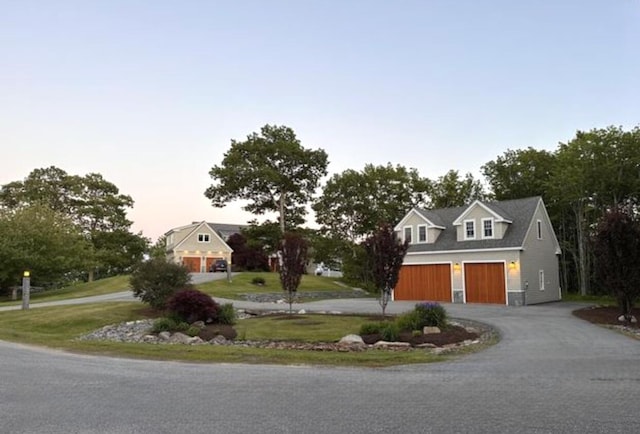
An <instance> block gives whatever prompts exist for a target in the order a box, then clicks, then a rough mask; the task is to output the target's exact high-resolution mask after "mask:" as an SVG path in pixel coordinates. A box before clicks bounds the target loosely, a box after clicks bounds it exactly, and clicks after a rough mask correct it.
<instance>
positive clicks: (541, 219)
mask: <svg viewBox="0 0 640 434" xmlns="http://www.w3.org/2000/svg"><path fill="white" fill-rule="evenodd" d="M395 230H396V232H397V233H398V236H399V237H400V238H401V239H402V240H408V241H409V249H408V252H407V255H406V256H405V259H404V262H403V266H402V268H401V270H400V278H399V280H398V284H397V285H396V288H395V289H394V292H393V296H394V299H395V300H432V301H444V302H455V303H498V304H509V305H516V306H518V305H524V304H534V303H543V302H548V301H554V300H559V299H560V298H561V292H560V282H559V267H558V255H559V254H560V246H559V244H558V240H557V238H556V235H555V233H554V230H553V227H552V226H551V222H550V220H549V216H548V214H547V211H546V208H545V206H544V203H543V201H542V198H540V197H531V198H526V199H517V200H510V201H502V202H482V201H475V202H473V203H472V204H471V205H469V206H466V207H458V208H444V209H435V210H423V209H418V208H414V209H412V210H411V211H409V212H408V213H407V215H406V216H405V217H404V218H403V219H402V220H401V221H400V223H398V225H397V226H396V227H395Z"/></svg>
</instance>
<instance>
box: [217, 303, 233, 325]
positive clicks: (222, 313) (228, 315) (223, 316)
mask: <svg viewBox="0 0 640 434" xmlns="http://www.w3.org/2000/svg"><path fill="white" fill-rule="evenodd" d="M218 322H219V323H220V324H228V325H234V324H235V323H236V310H235V309H234V308H233V304H231V303H225V304H223V305H222V306H220V310H219V311H218Z"/></svg>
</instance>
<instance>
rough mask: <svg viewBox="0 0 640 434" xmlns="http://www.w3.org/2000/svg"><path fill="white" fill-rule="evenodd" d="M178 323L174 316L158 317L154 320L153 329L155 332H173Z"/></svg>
mask: <svg viewBox="0 0 640 434" xmlns="http://www.w3.org/2000/svg"><path fill="white" fill-rule="evenodd" d="M177 325H178V323H177V322H176V321H175V320H174V319H173V318H158V319H157V320H155V321H154V322H153V327H152V328H151V331H152V332H153V333H160V332H172V331H174V330H175V329H176V327H177Z"/></svg>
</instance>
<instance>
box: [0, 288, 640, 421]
mask: <svg viewBox="0 0 640 434" xmlns="http://www.w3.org/2000/svg"><path fill="white" fill-rule="evenodd" d="M305 307H306V308H307V309H309V310H342V311H369V310H373V311H377V309H378V306H377V305H376V304H375V301H371V300H333V301H324V302H316V303H309V304H305ZM409 307H410V303H392V304H391V306H390V308H389V309H390V311H401V310H404V309H407V308H409ZM573 307H575V306H572V305H570V304H564V303H557V304H548V305H542V306H528V307H519V308H516V307H505V306H461V305H448V306H447V309H448V310H449V312H450V314H451V315H453V316H458V317H466V318H471V319H476V320H480V321H483V322H486V323H489V324H492V325H494V326H495V327H497V328H498V329H499V331H500V333H501V334H502V340H501V342H500V343H499V344H498V345H496V346H494V347H491V348H490V349H488V350H486V351H483V352H481V353H477V354H473V355H470V356H466V357H463V358H460V359H458V360H455V361H452V362H445V363H438V364H430V365H419V366H401V367H394V368H387V369H354V368H318V367H308V366H297V367H283V366H253V365H231V364H215V365H198V364H185V363H175V362H150V361H137V360H125V359H116V358H99V357H92V356H78V355H72V354H65V353H60V352H53V351H48V350H42V349H34V348H30V347H24V346H20V345H14V344H10V343H4V342H0V367H1V370H0V379H1V388H0V412H1V413H0V414H1V416H0V417H1V420H2V424H1V425H0V432H2V433H4V432H7V433H174V432H186V433H247V432H256V433H425V432H433V433H440V432H459V433H476V432H477V433H498V432H499V433H520V432H522V433H583V432H588V433H628V432H634V431H636V430H637V426H638V425H637V424H638V422H637V421H638V416H637V414H638V399H639V398H640V363H639V362H640V341H637V340H633V339H631V338H628V337H625V336H622V335H619V334H617V333H615V332H613V331H610V330H607V329H603V328H600V327H597V326H593V325H591V324H588V323H585V322H582V321H581V320H579V319H577V318H574V317H573V316H572V315H571V313H570V311H571V309H572V308H573Z"/></svg>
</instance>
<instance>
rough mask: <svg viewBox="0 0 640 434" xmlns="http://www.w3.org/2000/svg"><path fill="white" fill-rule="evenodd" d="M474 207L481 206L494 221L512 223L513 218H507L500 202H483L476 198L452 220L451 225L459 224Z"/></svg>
mask: <svg viewBox="0 0 640 434" xmlns="http://www.w3.org/2000/svg"><path fill="white" fill-rule="evenodd" d="M476 208H482V209H483V210H484V211H486V212H487V213H489V214H490V215H491V216H492V217H493V219H494V220H495V221H496V222H499V223H513V219H512V218H508V217H507V215H508V214H507V212H506V211H505V210H504V208H501V207H500V202H493V203H483V202H480V201H479V200H476V201H474V202H473V203H472V204H471V205H469V206H468V207H467V208H466V209H465V210H464V211H463V212H462V214H460V216H459V217H458V218H457V219H455V220H454V221H453V225H454V226H459V225H461V224H462V222H463V221H464V220H465V219H466V218H467V216H468V215H469V214H470V213H471V212H472V211H473V210H474V209H476Z"/></svg>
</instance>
